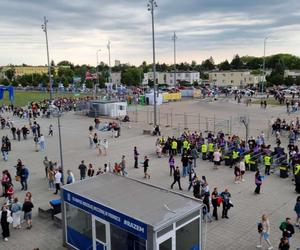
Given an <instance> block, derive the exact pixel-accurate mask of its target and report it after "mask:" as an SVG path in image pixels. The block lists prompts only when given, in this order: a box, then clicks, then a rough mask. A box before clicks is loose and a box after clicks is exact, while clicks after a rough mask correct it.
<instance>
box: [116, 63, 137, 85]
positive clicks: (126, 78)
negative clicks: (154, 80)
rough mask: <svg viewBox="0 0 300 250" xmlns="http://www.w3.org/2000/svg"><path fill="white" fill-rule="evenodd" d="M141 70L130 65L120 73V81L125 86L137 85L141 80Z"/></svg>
mask: <svg viewBox="0 0 300 250" xmlns="http://www.w3.org/2000/svg"><path fill="white" fill-rule="evenodd" d="M141 74H142V70H141V69H138V68H136V67H130V68H128V69H126V70H124V71H122V73H121V82H122V83H123V84H125V85H127V86H138V85H139V84H140V81H141Z"/></svg>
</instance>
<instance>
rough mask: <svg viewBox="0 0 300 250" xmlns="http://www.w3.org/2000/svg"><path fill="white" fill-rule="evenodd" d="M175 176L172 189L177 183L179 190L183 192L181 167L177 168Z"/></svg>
mask: <svg viewBox="0 0 300 250" xmlns="http://www.w3.org/2000/svg"><path fill="white" fill-rule="evenodd" d="M173 176H174V181H173V183H172V184H171V189H173V186H174V184H175V183H176V182H177V183H178V187H179V190H182V188H181V184H180V170H179V167H178V166H177V167H176V169H175V171H174V174H173Z"/></svg>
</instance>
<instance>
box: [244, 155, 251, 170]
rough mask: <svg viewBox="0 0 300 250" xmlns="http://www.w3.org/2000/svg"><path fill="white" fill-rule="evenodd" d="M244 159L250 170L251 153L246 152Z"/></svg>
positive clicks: (247, 168)
mask: <svg viewBox="0 0 300 250" xmlns="http://www.w3.org/2000/svg"><path fill="white" fill-rule="evenodd" d="M244 159H245V167H246V170H250V160H251V155H250V154H249V153H247V154H245V156H244Z"/></svg>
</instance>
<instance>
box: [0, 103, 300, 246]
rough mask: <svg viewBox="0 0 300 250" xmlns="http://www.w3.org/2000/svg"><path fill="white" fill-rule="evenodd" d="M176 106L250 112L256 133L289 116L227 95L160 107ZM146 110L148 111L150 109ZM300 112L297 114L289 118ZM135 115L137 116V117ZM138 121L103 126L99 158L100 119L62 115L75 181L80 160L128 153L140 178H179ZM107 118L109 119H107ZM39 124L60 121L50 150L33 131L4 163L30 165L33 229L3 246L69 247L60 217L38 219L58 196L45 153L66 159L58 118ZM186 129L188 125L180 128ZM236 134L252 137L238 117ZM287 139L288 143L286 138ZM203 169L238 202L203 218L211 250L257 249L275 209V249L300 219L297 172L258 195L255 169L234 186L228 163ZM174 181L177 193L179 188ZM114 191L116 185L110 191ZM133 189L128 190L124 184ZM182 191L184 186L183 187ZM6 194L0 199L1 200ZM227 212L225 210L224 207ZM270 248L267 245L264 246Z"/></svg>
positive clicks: (166, 182)
mask: <svg viewBox="0 0 300 250" xmlns="http://www.w3.org/2000/svg"><path fill="white" fill-rule="evenodd" d="M138 109H139V110H146V109H147V108H145V107H138ZM170 110H173V111H174V112H176V113H184V112H186V113H189V114H201V116H203V117H205V116H210V117H212V116H214V115H215V116H216V117H218V118H220V119H228V117H235V118H236V117H238V116H239V115H240V114H247V115H249V117H250V135H252V136H256V135H257V134H258V133H260V132H261V131H262V130H263V131H264V132H265V133H267V130H268V122H269V121H270V119H272V118H274V117H277V116H278V115H280V116H281V117H287V116H286V114H285V113H284V111H285V109H284V107H279V106H274V107H268V108H267V109H266V110H265V109H260V107H259V105H252V106H250V107H246V106H245V105H244V104H236V103H234V101H233V100H228V99H220V100H218V101H216V102H205V101H191V100H188V101H182V102H176V103H169V104H164V105H162V106H161V107H160V111H161V112H164V111H165V112H168V111H170ZM144 114H145V113H144ZM293 117H296V115H291V116H290V118H289V119H292V118H293ZM130 118H132V117H130ZM14 119H15V120H14V121H15V124H16V127H18V126H19V127H21V126H23V125H28V121H26V120H20V119H19V118H14ZM139 120H140V122H138V123H133V122H131V123H126V124H123V125H122V131H121V137H120V138H115V139H113V138H111V133H110V132H99V134H100V138H101V139H103V138H107V139H108V142H109V149H108V155H107V156H98V155H97V152H96V150H91V149H89V140H88V127H89V126H90V125H93V119H92V118H88V117H84V116H82V115H79V114H74V113H66V114H64V115H63V117H62V118H61V124H62V127H61V129H62V141H63V155H64V170H65V172H66V170H67V169H70V170H72V171H73V173H74V175H75V178H76V180H78V179H79V170H78V165H79V164H80V161H81V160H85V163H86V164H88V163H92V164H93V166H94V168H95V169H98V167H103V165H104V163H109V162H110V163H111V165H113V163H114V162H120V161H121V156H122V155H125V156H126V162H127V164H126V168H127V171H128V172H129V176H130V177H133V178H137V179H139V180H141V181H145V182H147V183H151V184H154V185H159V186H162V187H164V188H168V189H169V188H170V184H171V183H172V181H173V177H170V176H169V166H168V158H167V157H162V158H160V159H159V158H157V157H156V155H155V141H156V137H153V136H150V135H143V133H142V132H143V129H151V126H150V125H147V124H145V122H143V121H146V118H145V117H141V116H140V117H139ZM101 121H102V120H101ZM38 122H39V124H40V126H41V128H42V132H43V133H44V134H47V132H48V126H49V124H50V123H52V124H53V125H54V137H47V136H46V152H44V153H42V152H35V151H34V142H33V139H32V136H31V135H30V136H29V139H28V140H27V141H21V142H16V141H13V142H12V152H11V153H10V155H9V158H8V161H7V162H4V161H2V160H0V166H1V169H2V170H3V169H8V170H9V171H10V172H11V173H15V170H14V168H13V166H14V165H16V161H17V159H18V158H20V159H22V161H23V163H24V164H25V165H26V166H27V167H28V168H29V171H30V177H29V191H31V192H32V194H33V203H34V205H35V208H34V216H33V228H32V229H31V230H26V229H21V230H13V229H11V237H10V238H9V241H8V242H1V243H0V249H14V250H19V249H20V250H27V249H28V250H30V249H34V248H37V247H38V248H39V249H41V250H44V249H64V248H63V247H62V246H61V245H62V231H61V229H58V228H57V227H56V226H54V225H53V222H52V221H50V220H46V219H41V218H39V217H38V214H37V211H38V207H39V206H45V205H47V204H48V202H49V200H51V199H53V198H55V197H58V196H55V195H54V194H53V191H49V190H48V183H47V181H46V180H45V172H44V166H43V163H42V161H43V158H44V156H46V155H47V156H48V157H49V158H50V159H51V160H54V161H57V162H59V146H58V145H59V144H58V131H57V120H56V118H51V119H42V118H39V119H38ZM175 127H176V126H175V125H174V128H171V127H162V128H161V129H162V131H163V135H165V136H167V135H170V136H172V135H175V136H177V135H178V132H179V131H178V128H177V129H176V128H175ZM181 132H182V131H181ZM232 133H234V134H238V135H241V136H242V137H244V136H245V129H244V127H243V126H242V125H241V124H239V123H238V122H236V121H235V122H234V124H233V126H232ZM7 134H8V135H9V136H10V138H11V132H10V131H9V130H8V129H5V130H0V136H1V137H2V136H3V135H7ZM274 141H275V139H274V138H270V140H269V142H270V143H273V144H274ZM282 141H283V143H284V142H285V141H284V140H282ZM134 146H137V148H138V151H139V153H140V160H142V157H143V156H144V155H147V156H148V157H149V158H150V168H149V171H150V174H151V179H150V180H144V179H143V169H142V168H140V169H134V168H133V147H134ZM175 164H178V165H179V166H181V162H180V158H179V157H178V156H177V157H176V159H175ZM197 164H198V167H197V168H196V172H197V175H198V176H202V175H205V176H206V177H207V180H208V183H209V186H210V190H212V189H213V188H214V187H218V189H219V191H223V190H224V189H225V188H228V189H229V192H230V193H231V195H232V201H233V204H234V207H233V208H232V209H230V211H229V218H230V219H219V221H213V222H212V223H207V224H203V231H204V232H203V239H204V240H205V248H204V249H206V250H216V249H225V250H230V249H232V250H237V249H245V250H248V249H249V250H250V249H255V248H256V245H257V244H258V239H259V235H258V233H257V222H258V221H259V219H260V217H261V215H262V214H263V213H265V214H268V215H269V219H270V224H271V235H270V238H271V242H272V244H273V246H274V249H276V248H277V246H278V244H279V239H280V237H281V232H280V230H279V228H278V227H279V224H280V223H281V222H282V221H283V220H284V219H285V218H286V217H291V218H292V219H293V220H294V218H295V214H294V211H293V209H294V205H295V200H296V197H297V194H296V193H295V192H294V186H293V183H292V181H291V179H290V178H288V179H281V178H279V177H278V176H277V175H271V176H270V177H267V178H266V180H265V181H264V183H263V185H262V194H261V195H258V196H255V195H254V194H253V191H254V188H255V185H254V173H252V172H247V173H246V181H245V182H244V183H241V184H234V180H233V170H232V169H230V168H228V167H225V166H223V165H222V166H221V167H220V168H219V169H218V170H213V164H212V163H209V162H207V161H205V162H204V161H202V160H201V159H198V162H197ZM181 183H182V187H183V189H184V190H183V191H180V192H182V193H184V194H187V195H190V196H192V192H188V191H187V187H188V178H181ZM14 185H15V190H16V193H15V195H16V196H17V197H19V199H20V200H21V201H22V200H23V198H24V195H25V193H24V192H21V191H20V189H21V188H20V184H19V183H16V182H14ZM177 190H178V189H177V187H176V185H175V187H174V191H177ZM107 192H109V190H107ZM124 192H126V190H124ZM178 192H179V190H178ZM2 201H3V200H1V202H2ZM219 213H221V209H219ZM297 247H300V230H299V229H297V228H296V233H295V235H294V236H293V239H292V242H291V249H296V248H297ZM265 249H266V245H265Z"/></svg>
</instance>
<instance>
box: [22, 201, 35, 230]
mask: <svg viewBox="0 0 300 250" xmlns="http://www.w3.org/2000/svg"><path fill="white" fill-rule="evenodd" d="M33 208H34V206H33V204H32V202H31V200H30V198H29V197H25V201H24V203H23V207H22V211H23V212H24V219H25V221H26V223H27V229H31V228H32V209H33Z"/></svg>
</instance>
